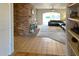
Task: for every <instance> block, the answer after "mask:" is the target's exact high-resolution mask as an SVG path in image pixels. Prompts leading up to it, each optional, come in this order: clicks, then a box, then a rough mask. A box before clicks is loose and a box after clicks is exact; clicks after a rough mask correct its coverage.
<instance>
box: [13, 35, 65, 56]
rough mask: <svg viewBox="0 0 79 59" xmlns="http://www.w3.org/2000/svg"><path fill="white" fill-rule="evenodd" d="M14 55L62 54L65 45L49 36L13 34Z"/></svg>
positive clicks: (63, 53)
mask: <svg viewBox="0 0 79 59" xmlns="http://www.w3.org/2000/svg"><path fill="white" fill-rule="evenodd" d="M14 42H15V44H14V47H15V54H14V55H15V56H47V55H48V56H54V55H55V56H64V55H65V50H64V48H65V45H64V44H62V43H59V42H57V41H54V40H53V39H50V38H46V37H43V38H39V37H24V36H15V41H14Z"/></svg>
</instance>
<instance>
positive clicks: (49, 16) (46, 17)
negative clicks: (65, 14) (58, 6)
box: [43, 12, 60, 24]
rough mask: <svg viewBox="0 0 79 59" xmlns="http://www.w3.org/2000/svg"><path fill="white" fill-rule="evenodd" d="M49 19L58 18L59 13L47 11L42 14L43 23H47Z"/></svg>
mask: <svg viewBox="0 0 79 59" xmlns="http://www.w3.org/2000/svg"><path fill="white" fill-rule="evenodd" d="M50 20H60V13H57V12H48V13H44V14H43V24H48V21H50Z"/></svg>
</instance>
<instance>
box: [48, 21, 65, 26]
mask: <svg viewBox="0 0 79 59" xmlns="http://www.w3.org/2000/svg"><path fill="white" fill-rule="evenodd" d="M60 24H63V25H65V24H64V22H63V21H59V20H50V21H49V22H48V26H60Z"/></svg>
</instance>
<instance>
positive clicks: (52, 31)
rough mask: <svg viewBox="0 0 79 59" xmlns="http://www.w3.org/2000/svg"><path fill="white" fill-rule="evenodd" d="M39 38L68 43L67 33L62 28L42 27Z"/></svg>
mask: <svg viewBox="0 0 79 59" xmlns="http://www.w3.org/2000/svg"><path fill="white" fill-rule="evenodd" d="M37 37H47V38H51V39H53V40H56V41H58V42H60V43H63V44H65V42H66V33H65V31H64V30H63V29H62V28H61V27H55V26H51V27H49V26H47V25H41V27H40V31H39V33H38V34H37Z"/></svg>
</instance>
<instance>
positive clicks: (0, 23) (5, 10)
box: [0, 3, 14, 56]
mask: <svg viewBox="0 0 79 59" xmlns="http://www.w3.org/2000/svg"><path fill="white" fill-rule="evenodd" d="M11 10H12V8H11V4H7V3H0V56H7V55H10V54H11V53H12V52H13V51H14V46H13V45H14V44H13V23H12V21H13V17H12V11H11Z"/></svg>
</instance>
